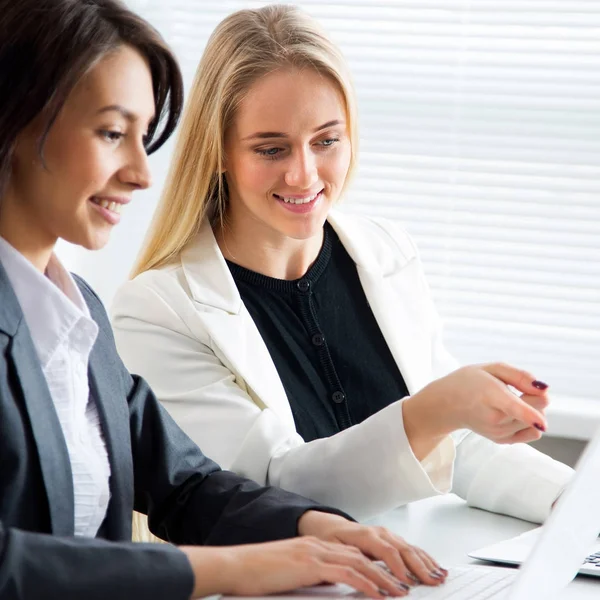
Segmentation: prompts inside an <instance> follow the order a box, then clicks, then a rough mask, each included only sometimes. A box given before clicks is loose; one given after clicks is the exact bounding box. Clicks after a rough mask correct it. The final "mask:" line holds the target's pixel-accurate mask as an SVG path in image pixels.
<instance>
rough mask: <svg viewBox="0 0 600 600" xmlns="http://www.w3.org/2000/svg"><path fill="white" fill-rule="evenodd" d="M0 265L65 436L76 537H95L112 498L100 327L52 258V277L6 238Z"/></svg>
mask: <svg viewBox="0 0 600 600" xmlns="http://www.w3.org/2000/svg"><path fill="white" fill-rule="evenodd" d="M0 261H1V262H2V265H3V267H4V269H5V270H6V273H7V274H8V278H9V280H10V282H11V284H12V287H13V289H14V291H15V294H16V296H17V299H18V301H19V303H20V305H21V308H22V310H23V314H24V317H25V322H26V323H27V326H28V327H29V331H30V333H31V336H32V338H33V343H34V346H35V349H36V351H37V354H38V357H39V359H40V363H41V366H42V370H43V373H44V376H45V378H46V382H47V384H48V388H49V390H50V396H51V397H52V400H53V402H54V407H55V408H56V413H57V415H58V420H59V421H60V424H61V427H62V431H63V434H64V437H65V442H66V445H67V450H68V452H69V458H70V462H71V471H72V475H73V490H74V506H75V524H74V525H75V535H79V536H89V537H94V536H95V535H96V534H97V532H98V529H99V528H100V526H101V525H102V521H104V517H105V516H106V511H107V508H108V501H109V499H110V491H109V478H110V464H109V461H108V453H107V451H106V444H105V442H104V438H103V435H102V430H101V427H100V419H99V416H98V411H97V408H96V403H95V402H94V400H93V398H92V397H91V395H90V390H89V383H88V363H89V356H90V352H91V350H92V347H93V346H94V342H95V341H96V337H97V335H98V326H97V325H96V323H95V321H93V320H92V318H91V317H90V312H89V309H88V307H87V304H86V303H85V300H84V299H83V296H82V295H81V292H80V291H79V288H78V287H77V284H76V283H75V281H74V280H73V278H72V277H71V275H70V274H69V273H68V271H67V270H66V269H65V268H64V267H63V266H62V265H61V263H60V261H59V260H58V258H57V257H56V256H55V255H52V258H51V259H50V262H49V264H48V268H47V270H46V276H45V277H44V275H42V274H41V273H40V272H39V271H38V270H37V269H36V268H35V267H34V266H33V265H32V264H31V263H30V262H29V261H28V260H27V259H26V258H25V257H24V256H23V255H22V254H21V253H20V252H18V251H17V250H15V249H14V248H13V247H12V246H11V245H10V244H9V243H8V242H7V241H6V240H4V239H3V238H2V237H0Z"/></svg>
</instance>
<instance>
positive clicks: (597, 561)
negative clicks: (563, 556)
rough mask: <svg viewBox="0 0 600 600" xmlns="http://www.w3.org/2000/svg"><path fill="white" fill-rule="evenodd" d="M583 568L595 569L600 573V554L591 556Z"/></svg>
mask: <svg viewBox="0 0 600 600" xmlns="http://www.w3.org/2000/svg"><path fill="white" fill-rule="evenodd" d="M583 566H584V567H587V568H594V567H596V569H598V570H599V571H600V552H596V553H594V554H590V555H589V556H588V557H587V558H586V559H585V560H584V561H583Z"/></svg>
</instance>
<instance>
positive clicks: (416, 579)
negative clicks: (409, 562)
mask: <svg viewBox="0 0 600 600" xmlns="http://www.w3.org/2000/svg"><path fill="white" fill-rule="evenodd" d="M406 576H407V577H408V578H409V579H410V580H411V581H414V582H415V583H417V584H420V583H422V582H421V580H420V579H419V578H418V577H416V576H415V575H413V574H412V573H411V572H410V571H407V572H406Z"/></svg>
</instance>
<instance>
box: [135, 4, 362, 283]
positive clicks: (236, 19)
mask: <svg viewBox="0 0 600 600" xmlns="http://www.w3.org/2000/svg"><path fill="white" fill-rule="evenodd" d="M286 67H292V68H312V69H314V70H316V71H317V72H318V73H320V74H322V75H324V76H326V77H328V78H329V79H330V80H331V81H333V82H334V83H335V84H336V86H337V87H338V88H339V90H340V92H341V94H342V96H343V99H344V102H345V109H346V115H347V122H348V133H349V136H350V140H351V148H352V151H351V159H350V167H349V170H348V176H350V174H351V173H352V171H353V168H354V165H355V163H356V151H357V138H358V134H357V119H356V102H355V98H354V90H353V88H352V83H351V79H350V75H349V72H348V69H347V66H346V62H345V60H344V58H343V56H342V54H341V52H340V50H339V49H338V48H337V46H336V45H335V44H334V43H333V42H332V41H331V40H330V39H329V38H328V37H327V35H326V34H325V33H324V32H323V31H322V30H321V28H320V26H319V24H318V23H317V22H316V21H315V20H314V19H313V18H312V17H310V16H309V15H307V14H306V13H304V12H303V11H301V10H299V9H298V8H296V7H295V6H288V5H271V6H265V7H263V8H259V9H256V10H240V11H238V12H235V13H233V14H231V15H229V16H228V17H227V18H225V19H224V20H223V21H221V23H220V24H219V25H218V26H217V28H216V29H215V31H214V32H213V34H212V35H211V37H210V39H209V40H208V44H207V46H206V49H205V51H204V54H203V56H202V59H201V61H200V64H199V65H198V69H197V71H196V77H195V79H194V83H193V86H192V89H191V91H190V96H189V98H188V101H187V105H186V108H185V111H184V115H183V119H182V124H181V129H180V131H179V135H178V139H177V144H176V147H175V152H174V157H173V162H172V164H171V168H170V171H169V175H168V177H167V182H166V185H165V188H164V190H163V193H162V196H161V199H160V201H159V204H158V207H157V209H156V212H155V214H154V218H153V220H152V224H151V226H150V230H149V233H148V236H147V237H146V240H145V241H144V244H143V247H142V250H141V252H140V254H139V256H138V258H137V261H136V265H135V267H134V269H133V273H132V277H135V276H136V275H138V274H140V273H143V272H144V271H147V270H149V269H154V268H159V267H161V266H163V265H165V264H167V263H169V262H171V261H172V260H174V259H176V258H177V257H178V256H179V253H180V252H181V250H182V249H183V248H184V247H185V246H186V244H188V242H189V241H190V240H191V239H192V237H193V236H194V235H195V234H196V233H197V231H198V229H199V227H200V224H201V223H202V221H203V219H204V218H205V217H208V218H209V219H211V221H213V222H214V221H215V220H217V219H219V218H220V219H222V218H223V216H224V214H225V209H226V204H227V191H226V186H225V182H224V177H223V175H222V174H221V169H222V165H223V164H224V150H223V147H224V139H225V134H226V132H227V129H228V127H229V126H230V124H231V123H232V121H233V118H234V116H235V111H236V108H237V107H238V106H239V104H240V102H241V101H242V100H243V98H244V95H245V94H246V93H247V91H248V89H249V88H250V87H251V86H252V84H253V83H254V82H255V81H257V80H258V79H259V78H261V77H263V76H264V75H267V74H268V73H271V72H273V71H276V70H278V69H281V68H286ZM348 178H349V177H347V180H348Z"/></svg>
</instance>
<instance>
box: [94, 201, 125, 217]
mask: <svg viewBox="0 0 600 600" xmlns="http://www.w3.org/2000/svg"><path fill="white" fill-rule="evenodd" d="M90 200H91V201H92V202H93V203H94V204H97V205H98V206H101V207H102V208H105V209H106V210H110V211H111V212H114V213H117V214H118V215H120V214H121V211H122V210H123V207H124V206H125V204H124V203H122V202H115V201H114V200H107V199H105V198H96V197H95V196H92V198H90Z"/></svg>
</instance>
